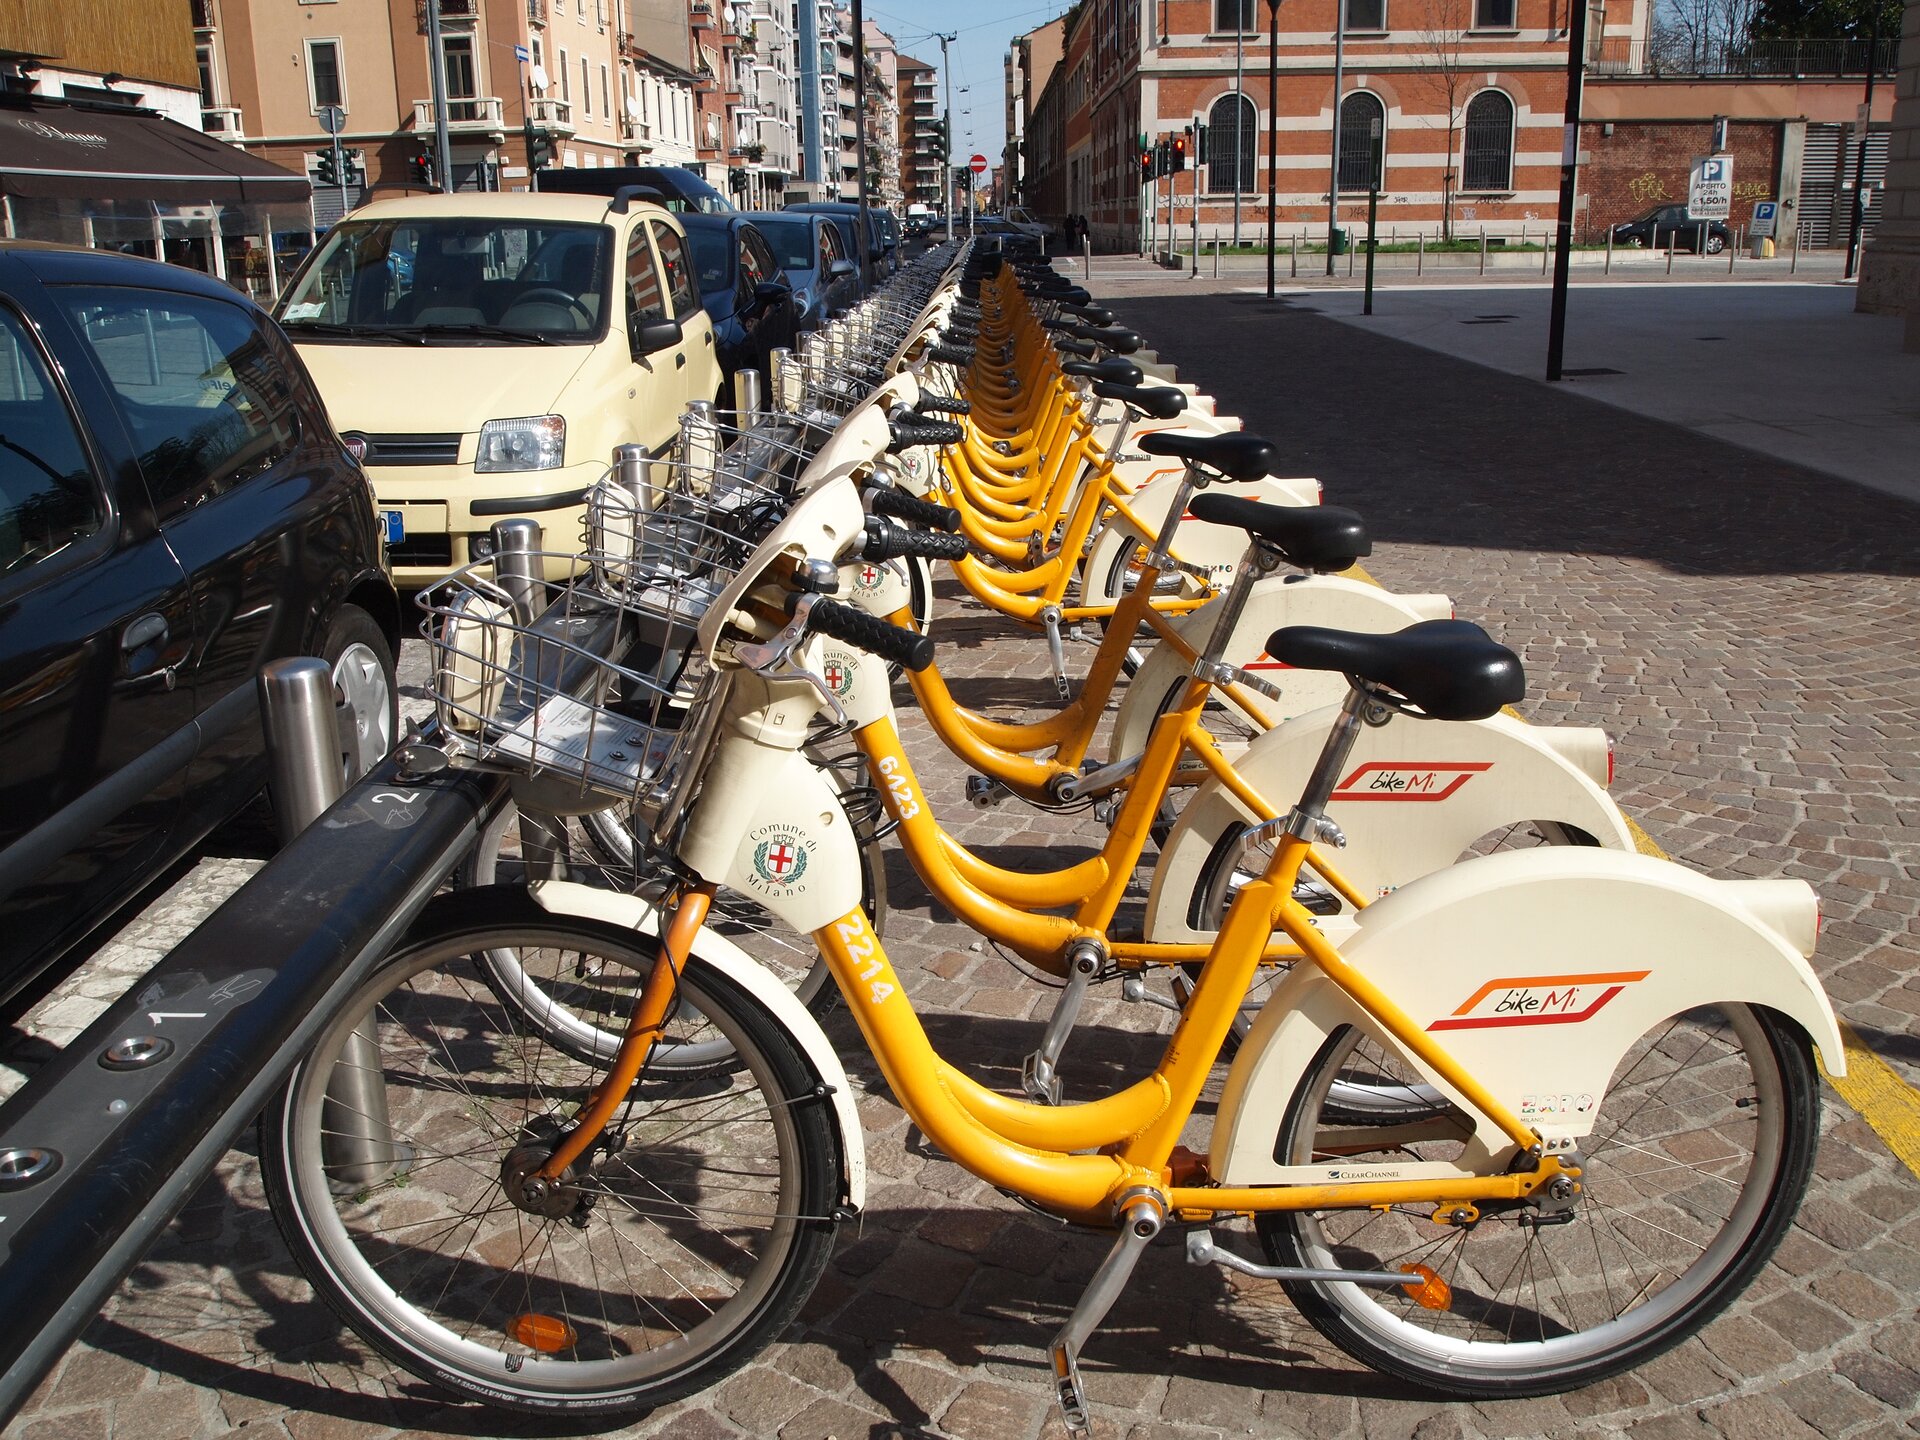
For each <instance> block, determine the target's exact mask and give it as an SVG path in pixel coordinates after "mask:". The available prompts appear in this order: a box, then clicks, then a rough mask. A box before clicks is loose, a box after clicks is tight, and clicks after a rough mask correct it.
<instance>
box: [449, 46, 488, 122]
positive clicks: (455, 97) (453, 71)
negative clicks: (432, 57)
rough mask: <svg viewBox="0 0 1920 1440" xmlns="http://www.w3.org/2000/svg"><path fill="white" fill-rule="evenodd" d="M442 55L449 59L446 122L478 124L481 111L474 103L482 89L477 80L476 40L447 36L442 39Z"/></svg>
mask: <svg viewBox="0 0 1920 1440" xmlns="http://www.w3.org/2000/svg"><path fill="white" fill-rule="evenodd" d="M440 53H441V54H442V55H443V56H445V57H446V76H447V118H448V119H449V120H478V119H479V118H480V107H479V106H478V105H477V104H475V103H474V101H475V98H476V97H477V96H478V95H479V93H480V87H479V85H478V84H476V83H475V78H474V70H473V37H472V36H471V35H444V36H442V37H441V39H440Z"/></svg>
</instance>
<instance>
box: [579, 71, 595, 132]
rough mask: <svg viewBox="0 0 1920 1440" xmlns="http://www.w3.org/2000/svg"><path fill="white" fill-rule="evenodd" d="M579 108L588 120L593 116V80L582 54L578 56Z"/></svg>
mask: <svg viewBox="0 0 1920 1440" xmlns="http://www.w3.org/2000/svg"><path fill="white" fill-rule="evenodd" d="M580 108H581V110H583V111H584V112H585V113H586V117H587V118H588V119H589V120H591V119H592V118H593V81H592V77H591V76H590V75H589V74H588V66H587V57H586V56H584V55H582V56H581V57H580Z"/></svg>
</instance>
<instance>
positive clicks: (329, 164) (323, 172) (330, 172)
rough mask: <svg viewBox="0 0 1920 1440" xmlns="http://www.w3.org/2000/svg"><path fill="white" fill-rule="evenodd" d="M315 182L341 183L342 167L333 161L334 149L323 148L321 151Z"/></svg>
mask: <svg viewBox="0 0 1920 1440" xmlns="http://www.w3.org/2000/svg"><path fill="white" fill-rule="evenodd" d="M313 182H314V184H316V185H338V184H339V183H340V167H339V166H338V165H335V164H334V163H333V151H331V150H322V151H321V152H320V163H319V165H317V166H316V167H315V168H314V172H313Z"/></svg>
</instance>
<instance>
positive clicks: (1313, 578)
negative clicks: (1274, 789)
mask: <svg viewBox="0 0 1920 1440" xmlns="http://www.w3.org/2000/svg"><path fill="white" fill-rule="evenodd" d="M1191 528H1193V529H1195V530H1212V531H1214V532H1215V533H1216V534H1219V535H1230V536H1232V537H1234V539H1235V540H1236V541H1237V542H1238V543H1239V545H1240V555H1244V554H1245V553H1246V537H1245V535H1244V534H1242V532H1240V531H1238V530H1232V529H1229V528H1227V527H1226V526H1221V525H1197V526H1193V527H1191ZM1182 534H1183V535H1184V534H1185V531H1184V530H1183V531H1182ZM1240 555H1236V556H1235V559H1236V560H1237V559H1239V558H1240ZM1220 603H1221V602H1220V601H1219V600H1212V601H1209V602H1208V603H1207V604H1205V605H1203V606H1201V607H1200V608H1199V609H1198V610H1196V611H1194V612H1193V613H1192V614H1191V615H1188V616H1186V617H1185V618H1184V619H1181V620H1179V621H1176V622H1175V624H1176V626H1177V628H1178V629H1179V631H1180V633H1181V634H1182V635H1183V636H1184V637H1185V638H1186V639H1187V641H1188V643H1189V644H1191V645H1193V646H1194V647H1195V649H1201V648H1204V646H1205V644H1206V641H1207V637H1208V635H1209V634H1210V633H1211V632H1212V629H1213V622H1214V617H1215V616H1216V615H1217V614H1218V613H1219V612H1218V611H1217V610H1216V609H1215V608H1214V607H1215V606H1217V605H1219V604H1220ZM1452 614H1453V602H1452V601H1451V600H1449V599H1448V598H1447V597H1446V596H1445V595H1397V594H1395V593H1394V592H1393V591H1391V590H1382V589H1381V588H1380V587H1379V586H1378V585H1368V584H1365V583H1363V582H1361V581H1358V580H1348V579H1345V578H1343V577H1341V576H1339V575H1308V576H1304V577H1300V576H1291V575H1271V576H1268V577H1267V578H1266V579H1264V580H1262V581H1260V582H1259V583H1258V584H1257V585H1255V586H1254V588H1253V594H1251V595H1250V596H1248V597H1247V605H1246V608H1245V609H1244V610H1242V611H1241V612H1240V622H1239V624H1237V625H1236V626H1235V627H1234V631H1233V636H1232V638H1231V639H1230V640H1229V642H1228V643H1227V646H1226V648H1225V649H1224V650H1223V651H1222V658H1223V659H1225V660H1227V661H1228V662H1229V663H1231V664H1234V665H1239V666H1241V667H1243V668H1244V669H1246V670H1248V671H1249V672H1251V673H1252V674H1253V675H1255V676H1256V677H1257V678H1259V679H1261V680H1264V681H1266V682H1267V683H1268V684H1269V685H1275V686H1278V687H1279V690H1280V698H1279V699H1278V700H1273V699H1269V698H1268V697H1267V696H1264V695H1255V694H1253V693H1252V692H1251V691H1246V692H1245V693H1246V697H1247V703H1246V704H1245V705H1244V706H1242V705H1239V704H1237V703H1236V702H1235V701H1234V700H1232V699H1229V698H1227V697H1225V696H1223V697H1221V703H1223V704H1228V705H1234V707H1235V708H1236V709H1240V710H1242V711H1243V712H1244V713H1249V716H1250V718H1251V719H1252V720H1253V722H1254V723H1255V725H1257V726H1258V727H1259V728H1262V729H1270V728H1272V727H1273V726H1275V725H1278V724H1279V723H1280V722H1281V721H1283V720H1287V719H1290V718H1292V717H1293V716H1295V715H1304V714H1306V713H1307V712H1308V711H1309V710H1318V709H1319V708H1320V707H1321V706H1323V705H1338V704H1339V703H1340V702H1341V701H1343V700H1345V699H1346V697H1347V681H1346V677H1345V676H1343V675H1338V674H1335V673H1334V672H1333V671H1331V670H1293V669H1289V668H1288V667H1286V666H1283V665H1281V664H1280V663H1279V662H1278V661H1277V660H1273V659H1271V658H1269V657H1268V655H1267V640H1268V638H1269V637H1270V636H1271V635H1272V634H1273V632H1274V631H1276V630H1278V629H1279V628H1280V627H1281V626H1283V625H1325V626H1328V627H1330V628H1331V629H1335V630H1363V631H1366V632H1368V633H1369V634H1388V633H1390V632H1392V631H1395V630H1404V629H1406V627H1407V626H1409V625H1412V624H1414V623H1415V622H1416V621H1420V620H1444V619H1446V618H1448V617H1449V616H1451V615H1452ZM1187 670H1188V666H1187V665H1186V663H1185V662H1184V661H1182V660H1181V659H1180V658H1179V656H1177V655H1175V654H1174V653H1173V652H1172V651H1170V650H1168V649H1166V648H1165V647H1164V646H1155V647H1154V648H1153V649H1151V650H1149V651H1148V652H1147V658H1146V660H1145V662H1144V663H1143V664H1142V665H1141V666H1140V670H1139V673H1138V674H1136V675H1135V676H1134V677H1133V681H1132V683H1131V684H1129V685H1128V686H1127V693H1126V695H1125V696H1124V697H1123V698H1122V699H1121V702H1120V713H1119V714H1118V715H1117V716H1115V717H1114V723H1113V758H1114V759H1115V760H1119V759H1123V758H1124V757H1126V756H1128V755H1138V754H1139V753H1140V752H1141V751H1142V750H1144V749H1146V746H1147V734H1148V732H1149V731H1151V730H1152V729H1153V722H1154V717H1155V716H1157V715H1158V714H1159V713H1160V710H1161V708H1162V706H1163V704H1164V703H1165V701H1166V699H1167V697H1168V695H1169V694H1170V693H1172V692H1173V691H1174V689H1175V687H1177V686H1180V685H1183V684H1185V683H1186V678H1187ZM1531 818H1533V819H1540V818H1542V817H1540V816H1533V817H1531Z"/></svg>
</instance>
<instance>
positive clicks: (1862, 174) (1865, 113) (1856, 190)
mask: <svg viewBox="0 0 1920 1440" xmlns="http://www.w3.org/2000/svg"><path fill="white" fill-rule="evenodd" d="M1868 27H1869V28H1868V30H1867V37H1868V38H1867V103H1866V104H1864V105H1862V106H1861V107H1860V157H1859V159H1858V160H1856V161H1855V162H1854V166H1853V223H1852V224H1851V225H1849V226H1848V227H1847V270H1846V275H1845V277H1844V278H1845V279H1848V280H1851V279H1853V272H1854V270H1855V268H1856V267H1857V266H1858V265H1859V263H1860V231H1861V229H1862V228H1863V227H1864V226H1865V225H1866V223H1867V202H1866V194H1867V135H1868V133H1869V132H1870V131H1871V130H1872V128H1873V68H1874V67H1873V60H1874V52H1875V51H1877V50H1878V49H1879V48H1880V12H1879V11H1877V10H1876V11H1874V12H1873V14H1872V18H1871V19H1870V20H1869V22H1868Z"/></svg>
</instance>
